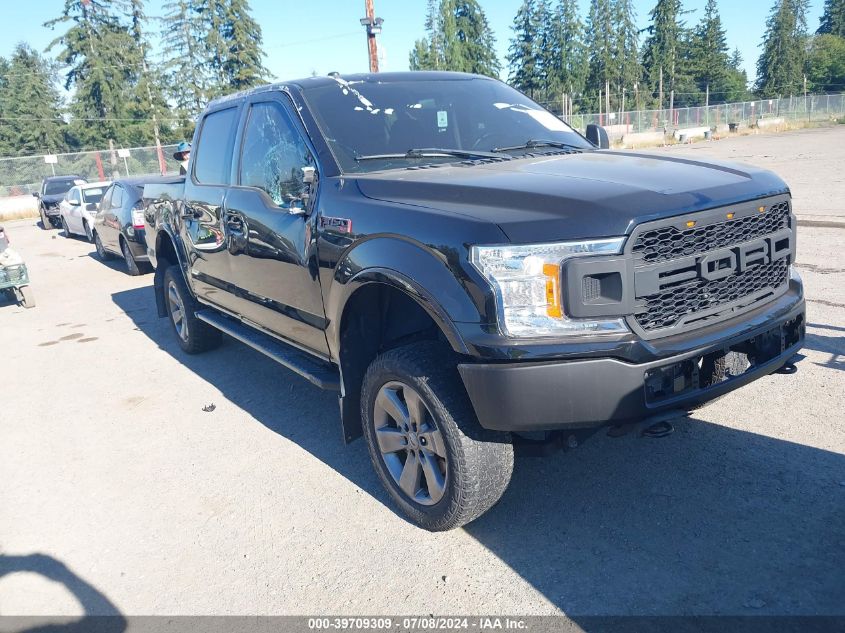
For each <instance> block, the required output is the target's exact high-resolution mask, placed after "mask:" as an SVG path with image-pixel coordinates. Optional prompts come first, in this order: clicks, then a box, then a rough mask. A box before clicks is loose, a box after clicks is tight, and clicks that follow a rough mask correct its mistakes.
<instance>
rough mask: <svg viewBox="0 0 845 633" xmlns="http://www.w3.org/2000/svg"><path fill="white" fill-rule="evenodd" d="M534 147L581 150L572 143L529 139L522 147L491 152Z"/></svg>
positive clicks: (498, 149) (495, 149) (499, 148)
mask: <svg viewBox="0 0 845 633" xmlns="http://www.w3.org/2000/svg"><path fill="white" fill-rule="evenodd" d="M535 147H558V148H560V149H583V148H582V147H578V146H577V145H573V144H572V143H562V142H561V141H543V140H538V139H530V140H527V141H525V142H524V143H523V144H522V145H514V146H513V147H494V148H493V149H492V150H490V151H491V152H511V151H513V150H515V149H534V148H535Z"/></svg>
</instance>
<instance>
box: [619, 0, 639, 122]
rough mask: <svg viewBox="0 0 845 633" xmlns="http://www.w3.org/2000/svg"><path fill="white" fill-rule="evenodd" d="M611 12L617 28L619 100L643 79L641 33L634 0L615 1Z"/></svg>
mask: <svg viewBox="0 0 845 633" xmlns="http://www.w3.org/2000/svg"><path fill="white" fill-rule="evenodd" d="M611 11H612V13H613V16H614V26H615V33H614V42H615V45H614V47H613V68H614V69H615V80H616V81H615V87H614V89H615V91H616V94H617V98H619V95H621V94H623V93H626V92H628V93H629V92H630V91H631V90H632V89H633V88H634V87H635V86H637V87H638V85H639V82H640V80H641V79H642V66H641V65H640V55H639V31H638V30H637V17H636V14H635V12H634V3H633V1H632V0H614V2H613V4H612V5H611ZM628 103H630V101H629V102H628ZM626 107H627V106H626Z"/></svg>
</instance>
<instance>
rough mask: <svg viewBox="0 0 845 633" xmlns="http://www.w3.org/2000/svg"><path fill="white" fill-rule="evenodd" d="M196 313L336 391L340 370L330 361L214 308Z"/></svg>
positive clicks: (256, 348)
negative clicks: (322, 359) (316, 356)
mask: <svg viewBox="0 0 845 633" xmlns="http://www.w3.org/2000/svg"><path fill="white" fill-rule="evenodd" d="M196 316H197V318H198V319H200V320H201V321H205V322H206V323H208V324H209V325H211V326H213V327H215V328H217V329H218V330H220V331H221V332H225V333H226V334H228V335H229V336H231V337H232V338H234V339H237V340H239V341H240V342H241V343H245V344H247V345H249V346H250V347H251V348H252V349H254V350H257V351H259V352H261V353H262V354H264V355H265V356H269V357H270V358H272V359H273V360H274V361H276V362H277V363H279V364H280V365H284V366H285V367H287V368H288V369H290V370H291V371H294V372H296V373H297V374H299V375H300V376H302V377H303V378H305V379H306V380H307V381H309V382H311V383H313V384H315V385H317V386H318V387H320V388H321V389H327V390H329V391H340V374H339V372H338V370H337V369H336V368H335V367H334V366H333V365H330V364H329V363H327V362H324V361H321V360H320V359H318V358H314V357H313V356H311V355H310V354H308V353H307V352H304V351H302V350H300V349H297V348H296V347H294V346H293V345H288V344H287V343H283V342H282V341H280V340H278V339H275V338H273V337H272V336H270V335H268V334H264V333H262V332H259V331H258V330H255V329H254V328H251V327H249V326H248V325H244V324H243V323H241V322H240V321H236V320H235V319H231V318H229V317H227V316H224V315H222V314H220V313H219V312H217V311H215V310H212V309H205V310H199V311H198V312H197V313H196Z"/></svg>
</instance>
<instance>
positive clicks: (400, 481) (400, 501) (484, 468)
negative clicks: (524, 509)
mask: <svg viewBox="0 0 845 633" xmlns="http://www.w3.org/2000/svg"><path fill="white" fill-rule="evenodd" d="M361 409H362V410H361V414H362V422H363V430H364V437H365V438H366V441H367V447H368V449H369V453H370V459H371V460H372V462H373V467H374V468H375V470H376V473H377V474H378V477H379V479H380V480H381V482H382V485H384V487H385V489H386V490H387V492H388V494H389V495H390V496H391V498H392V499H393V501H394V502H395V503H396V505H397V506H398V507H399V508H400V510H401V511H402V512H403V514H405V515H406V516H407V517H408V518H409V519H410V520H411V521H412V522H413V523H415V524H416V525H418V526H419V527H422V528H424V529H426V530H430V531H443V530H451V529H453V528H457V527H460V526H462V525H465V524H467V523H469V522H470V521H473V520H475V519H477V518H478V517H480V516H481V515H482V514H484V513H485V512H487V510H489V509H490V508H491V507H493V505H495V504H496V502H497V501H499V499H500V498H501V496H502V494H504V492H505V490H506V489H507V487H508V484H509V483H510V479H511V474H512V472H513V445H512V443H511V437H510V434H508V433H502V432H498V431H489V430H486V429H484V428H482V427H481V425H480V424H479V423H478V420H477V419H476V417H475V412H474V411H473V408H472V405H471V403H470V401H469V398H468V396H467V394H466V392H465V391H464V387H463V383H462V381H461V378H460V376H459V375H458V371H457V366H456V359H455V357H454V356H453V355H452V353H451V352H450V351H449V350H445V349H441V348H439V347H438V346H436V345H433V344H432V343H431V342H424V343H415V344H412V345H407V346H405V347H400V348H397V349H393V350H389V351H387V352H385V353H384V354H382V355H380V356H378V357H377V358H376V359H375V360H374V361H373V362H372V364H371V365H370V367H369V369H368V370H367V373H366V375H365V377H364V384H363V387H362V390H361Z"/></svg>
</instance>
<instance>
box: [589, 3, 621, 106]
mask: <svg viewBox="0 0 845 633" xmlns="http://www.w3.org/2000/svg"><path fill="white" fill-rule="evenodd" d="M614 31H615V29H614V15H613V5H612V3H611V0H591V1H590V11H589V13H588V14H587V28H586V40H587V56H588V60H589V62H588V63H589V73H588V75H587V82H586V89H587V94H588V95H589V96H590V98H591V102H590V103H591V107H592V108H601V110H604V109H605V99H604V97H602V100H601V102H599V100H598V98H599V93H600V92H601V93H602V94H604V92H605V89H606V86H607V85H615V83H616V72H615V70H614V69H615V67H616V60H615V50H616V46H617V41H616V37H615V35H614ZM593 98H594V99H595V100H594V101H593V100H592V99H593Z"/></svg>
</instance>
